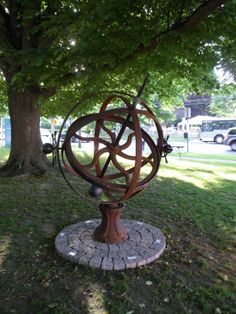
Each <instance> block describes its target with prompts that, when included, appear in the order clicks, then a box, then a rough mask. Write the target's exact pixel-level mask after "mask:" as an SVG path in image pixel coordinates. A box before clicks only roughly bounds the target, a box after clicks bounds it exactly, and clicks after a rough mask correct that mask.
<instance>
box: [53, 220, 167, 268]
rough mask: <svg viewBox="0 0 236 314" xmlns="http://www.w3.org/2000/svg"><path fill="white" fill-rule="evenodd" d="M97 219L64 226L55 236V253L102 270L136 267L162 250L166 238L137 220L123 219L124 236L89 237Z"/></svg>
mask: <svg viewBox="0 0 236 314" xmlns="http://www.w3.org/2000/svg"><path fill="white" fill-rule="evenodd" d="M100 222H101V221H100V220H99V219H96V220H88V221H84V222H80V223H77V224H74V225H70V226H68V227H66V228H65V229H63V230H62V231H61V232H60V233H59V234H58V235H57V237H56V240H55V246H56V250H57V252H58V253H59V254H60V255H61V256H62V257H64V258H65V259H67V260H69V261H71V262H75V263H78V264H83V265H89V266H90V267H94V268H101V269H104V270H123V269H127V268H135V267H139V266H142V265H146V264H148V263H151V262H153V261H154V260H156V259H157V258H158V257H159V256H160V255H161V253H162V252H163V251H164V249H165V238H164V235H163V234H162V232H161V231H160V230H159V229H157V228H156V227H154V226H151V225H149V224H145V223H143V222H139V221H133V220H125V219H123V220H122V224H123V226H124V227H125V228H126V231H127V239H126V240H125V241H124V242H122V243H119V244H107V243H101V242H97V241H94V240H93V238H92V235H93V232H94V230H95V228H96V227H97V226H98V225H99V224H100Z"/></svg>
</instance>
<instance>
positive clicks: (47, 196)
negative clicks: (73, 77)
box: [0, 150, 236, 314]
mask: <svg viewBox="0 0 236 314" xmlns="http://www.w3.org/2000/svg"><path fill="white" fill-rule="evenodd" d="M0 151H1V150H0ZM5 154H6V152H5ZM0 156H1V158H3V155H0ZM235 187H236V164H229V163H227V162H226V163H221V164H217V163H214V162H212V161H210V162H208V163H206V162H203V161H196V160H194V161H193V160H181V159H179V158H172V159H170V160H169V163H168V164H165V163H164V162H163V163H162V164H161V167H160V170H159V175H158V176H157V178H156V179H154V180H153V181H152V182H151V183H150V186H149V187H148V188H147V189H146V190H145V191H144V192H143V193H140V194H139V195H138V196H137V197H136V198H133V199H131V200H130V201H128V202H127V204H126V206H125V209H124V211H123V217H124V218H129V219H135V220H140V221H144V222H146V223H151V224H152V225H154V226H156V227H158V228H160V229H161V230H162V232H163V233H164V235H165V237H166V242H167V247H166V250H165V251H164V253H163V255H162V256H161V257H160V258H159V259H158V260H157V261H155V262H154V263H151V264H149V265H147V266H146V267H141V268H139V269H134V270H127V271H122V272H105V271H101V270H94V269H90V268H89V267H85V266H80V265H75V264H72V263H70V262H67V261H65V260H63V259H62V258H61V257H60V256H58V255H57V253H56V252H55V249H54V238H55V236H56V235H57V233H58V232H59V231H60V230H61V229H62V228H64V227H65V226H68V225H70V224H72V223H76V222H77V221H83V220H87V219H93V218H97V217H100V215H99V212H98V210H97V208H96V206H95V205H94V204H93V203H91V202H88V201H86V200H83V199H81V198H78V197H77V196H76V195H74V194H73V192H72V191H70V189H69V188H68V187H67V185H66V184H65V183H64V181H63V179H62V178H61V176H60V174H59V173H58V172H57V171H56V170H54V171H51V172H50V173H49V174H48V175H46V176H45V177H30V178H29V177H20V178H11V179H9V178H4V179H0V195H1V197H0V313H1V314H2V313H3V314H4V313H66V314H67V313H71V314H74V313H80V314H83V313H86V314H87V313H95V314H99V313H104V314H105V313H109V314H117V313H118V314H125V313H130V314H131V313H133V314H136V313H147V314H149V313H160V314H165V313H170V314H172V313H180V314H183V313H194V314H195V313H199V314H200V313H204V314H205V313H235V308H236V304H235V302H234V297H235V289H234V288H235V281H234V278H235V246H234V243H235V233H234V232H235V230H234V228H235V208H236V206H235V204H236V188H235ZM81 188H83V186H81ZM147 281H151V282H152V285H147V284H146V282H147Z"/></svg>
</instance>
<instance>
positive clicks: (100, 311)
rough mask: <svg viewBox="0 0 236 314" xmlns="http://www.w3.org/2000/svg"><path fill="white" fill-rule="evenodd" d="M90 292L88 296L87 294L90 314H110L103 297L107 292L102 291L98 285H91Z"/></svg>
mask: <svg viewBox="0 0 236 314" xmlns="http://www.w3.org/2000/svg"><path fill="white" fill-rule="evenodd" d="M89 290H90V292H89V293H88V294H87V293H86V292H85V297H86V303H87V309H88V313H91V314H92V313H97V314H108V311H107V310H106V308H105V304H104V296H103V294H104V293H105V292H106V291H105V290H102V289H101V287H100V286H99V285H97V284H96V283H93V284H90V286H89Z"/></svg>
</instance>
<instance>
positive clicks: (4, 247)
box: [0, 236, 11, 269]
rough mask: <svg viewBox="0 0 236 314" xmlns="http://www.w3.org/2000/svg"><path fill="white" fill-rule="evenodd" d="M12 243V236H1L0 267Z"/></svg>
mask: <svg viewBox="0 0 236 314" xmlns="http://www.w3.org/2000/svg"><path fill="white" fill-rule="evenodd" d="M10 244H11V238H10V237H9V236H5V237H4V238H1V240H0V269H1V267H2V265H3V262H4V261H5V258H6V256H7V254H8V252H9V247H10Z"/></svg>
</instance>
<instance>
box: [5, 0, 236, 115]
mask: <svg viewBox="0 0 236 314" xmlns="http://www.w3.org/2000/svg"><path fill="white" fill-rule="evenodd" d="M0 3H1V5H0V34H1V37H0V66H1V68H2V70H3V73H4V74H5V76H7V75H6V74H9V72H10V73H12V75H11V77H10V84H12V85H14V87H15V88H17V89H19V90H22V91H27V90H28V89H29V88H34V89H35V91H37V93H38V95H40V96H43V97H44V98H47V97H49V96H51V95H52V94H55V93H56V91H58V90H59V89H60V88H61V87H62V86H66V88H64V89H63V90H61V93H60V94H59V99H62V100H63V98H64V100H65V99H66V100H67V101H69V102H70V103H71V102H73V101H75V100H76V99H77V98H78V97H79V96H80V95H81V94H83V93H88V92H91V91H92V90H94V89H114V88H122V89H123V88H124V85H125V86H127V87H128V88H135V87H137V85H138V84H139V82H141V81H142V79H143V77H144V76H145V75H146V73H147V71H151V72H152V73H153V74H152V76H151V81H152V83H151V84H150V85H149V90H148V93H149V94H150V93H154V92H155V93H156V94H157V95H158V96H159V97H160V98H162V99H164V100H165V99H167V98H170V97H171V96H172V95H173V94H175V95H176V94H178V95H179V94H181V91H183V90H184V88H183V86H188V88H189V89H191V90H197V89H198V90H201V89H204V90H207V89H209V88H211V87H212V86H214V84H215V78H214V75H213V74H212V69H213V67H214V66H215V65H216V64H217V63H218V62H221V63H222V64H223V65H225V67H227V66H228V68H229V64H233V62H234V58H235V57H234V56H235V54H233V52H232V51H231V50H230V46H233V41H235V37H234V36H233V34H235V28H236V26H235V25H236V23H235V1H225V0H209V1H196V0H194V1H184V0H181V1H165V0H162V1H155V0H154V1H130V0H125V1H116V0H113V1H100V2H99V4H98V3H97V1H93V0H90V1H61V2H58V1H39V0H37V1H29V0H24V1H16V0H15V1H13V0H10V1H0ZM234 46H235V45H234ZM229 57H230V58H231V59H230V60H229V59H228V58H229ZM8 76H9V75H8ZM68 94H69V95H70V97H68ZM57 101H58V99H57ZM39 102H40V101H39ZM51 105H52V103H51ZM68 105H69V104H68ZM48 108H50V105H49V106H48ZM57 110H60V106H59V107H58V108H57ZM53 111H54V110H53V106H52V112H53ZM62 111H63V110H62Z"/></svg>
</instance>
